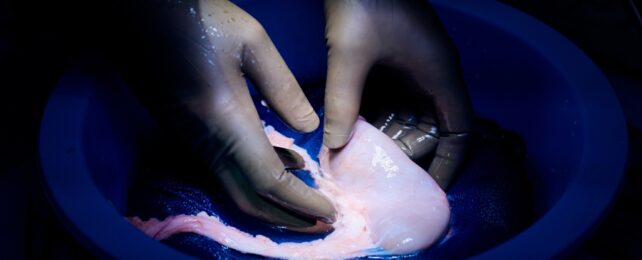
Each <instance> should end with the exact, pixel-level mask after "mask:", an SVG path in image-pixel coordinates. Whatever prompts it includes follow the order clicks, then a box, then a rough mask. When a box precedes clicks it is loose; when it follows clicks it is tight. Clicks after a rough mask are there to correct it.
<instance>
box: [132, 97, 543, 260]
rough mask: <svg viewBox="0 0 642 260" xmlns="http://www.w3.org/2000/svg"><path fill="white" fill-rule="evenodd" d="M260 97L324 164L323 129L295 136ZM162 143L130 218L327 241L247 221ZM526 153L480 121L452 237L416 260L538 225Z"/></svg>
mask: <svg viewBox="0 0 642 260" xmlns="http://www.w3.org/2000/svg"><path fill="white" fill-rule="evenodd" d="M314 89H317V91H315V92H308V93H306V94H307V96H308V98H309V99H310V101H311V103H312V104H313V106H314V107H315V108H316V111H317V113H318V114H319V115H320V116H321V117H322V116H323V112H322V110H323V107H322V104H323V95H322V94H323V93H322V92H321V91H322V88H314ZM252 94H253V99H254V102H255V105H256V107H257V109H258V111H259V115H260V117H261V119H262V120H263V121H265V123H266V124H267V125H271V126H274V128H275V129H276V130H277V131H279V132H281V133H283V134H284V135H286V136H289V137H291V138H294V139H295V143H296V144H297V145H298V146H301V147H303V148H305V149H307V150H308V153H309V154H310V155H312V156H313V157H316V156H315V155H316V154H318V152H319V149H320V147H321V143H322V138H323V130H322V127H319V129H317V130H316V131H314V132H313V133H309V134H302V133H299V132H296V131H294V130H291V129H289V128H288V127H287V126H286V125H285V124H283V122H281V121H280V119H278V117H277V116H276V115H275V114H274V113H272V112H271V111H270V109H269V108H267V107H265V106H263V105H261V99H260V97H259V95H258V94H257V93H255V92H252ZM321 121H323V120H321ZM162 140H163V138H159V139H158V140H157V141H155V142H154V144H150V145H148V149H145V150H143V154H142V155H141V156H142V159H141V161H140V162H138V165H139V168H140V174H139V176H138V177H137V180H136V182H135V183H134V185H133V186H132V187H131V188H130V189H129V194H128V210H127V216H139V217H141V218H142V219H148V218H152V217H153V218H158V219H164V218H165V217H168V216H173V215H180V214H188V215H194V214H197V213H198V212H201V211H205V212H207V213H208V214H210V215H216V216H219V217H220V218H221V219H222V220H223V221H224V222H225V223H226V224H229V225H233V226H235V227H237V228H239V229H241V230H243V231H246V232H248V233H250V234H254V235H255V234H262V235H265V236H267V237H270V238H271V239H272V240H274V241H275V242H285V241H299V242H300V241H311V240H314V239H318V238H321V237H323V236H324V234H321V235H318V234H314V235H310V234H299V233H295V232H290V231H287V230H282V229H277V228H273V227H271V226H269V225H266V224H264V223H260V222H258V221H256V220H254V219H253V218H251V217H248V216H246V215H244V214H242V213H241V212H239V211H238V209H236V208H235V207H234V205H232V204H231V202H230V201H229V199H227V198H226V197H225V196H226V195H225V194H224V193H223V192H222V190H221V188H220V187H219V186H217V183H216V181H215V179H214V178H213V176H209V175H207V174H205V173H204V171H203V168H201V167H199V166H198V165H199V164H198V163H197V162H195V161H194V160H193V158H189V156H187V155H185V154H184V153H177V152H176V150H180V148H175V147H174V146H173V145H172V144H171V143H170V142H169V141H162ZM524 153H525V149H524V145H523V144H522V142H521V140H520V138H519V137H517V136H515V135H513V134H511V133H508V132H506V131H503V130H502V129H501V128H500V127H498V126H497V125H495V124H494V123H492V122H491V121H488V120H478V121H477V122H476V127H475V129H474V131H473V133H472V141H471V146H470V150H469V154H468V158H467V160H466V162H465V165H464V167H463V169H462V171H461V174H460V176H459V178H458V179H457V180H456V181H455V183H454V185H452V187H451V188H450V189H449V190H448V192H447V195H448V200H449V203H450V205H451V207H452V208H451V220H450V222H451V223H450V225H451V227H450V230H449V231H448V233H447V234H446V236H445V237H444V238H443V239H442V240H441V241H440V242H439V243H437V244H436V245H435V246H433V247H432V248H430V249H427V250H424V251H422V252H419V253H418V254H415V255H413V256H410V257H417V258H425V257H437V258H461V257H466V256H471V255H474V254H476V253H479V252H481V251H483V250H485V249H488V248H490V247H492V246H494V245H496V244H498V243H500V242H502V241H505V240H507V239H508V238H510V237H512V236H514V235H515V234H517V233H518V232H520V231H521V230H523V229H524V228H525V227H526V226H528V225H529V224H530V223H531V221H532V213H531V209H532V197H531V189H530V184H529V183H528V181H527V179H526V177H525V174H524V169H523V168H524V160H525V155H524ZM315 159H316V158H315ZM430 159H431V158H430V156H429V157H428V158H426V159H424V160H422V161H419V162H418V164H419V165H421V166H422V167H424V168H427V166H428V165H429V163H430ZM297 176H299V177H300V178H302V179H304V181H306V183H308V184H309V185H312V184H313V182H312V180H311V178H310V177H309V176H308V175H307V174H306V173H305V172H298V173H297ZM161 242H162V243H164V244H166V245H169V246H171V247H174V248H176V249H178V250H180V251H182V252H185V253H187V254H189V255H193V256H196V257H199V258H216V259H225V258H234V259H238V258H260V256H256V255H248V254H243V253H241V252H238V251H236V250H233V249H230V248H227V247H224V246H221V245H219V244H218V243H216V242H215V241H214V240H211V239H209V238H207V237H204V236H201V235H197V234H193V233H182V234H176V235H173V236H172V237H170V238H167V239H165V240H162V241H161ZM366 258H367V257H366ZM377 258H381V257H377Z"/></svg>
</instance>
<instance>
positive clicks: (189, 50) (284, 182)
mask: <svg viewBox="0 0 642 260" xmlns="http://www.w3.org/2000/svg"><path fill="white" fill-rule="evenodd" d="M154 17H156V18H155V20H153V21H159V20H160V21H164V22H161V23H158V24H157V23H151V26H149V27H148V28H152V30H154V29H153V28H154V27H158V26H164V27H161V28H156V29H155V30H157V31H159V32H160V33H159V34H168V35H170V36H168V37H165V38H163V39H164V40H167V39H169V41H172V42H171V44H165V45H167V47H164V49H162V48H161V49H162V50H165V51H156V52H152V51H148V52H150V53H151V54H150V56H157V57H160V58H159V59H158V60H166V59H165V57H169V56H171V55H172V53H173V54H174V57H172V58H170V59H169V60H171V61H170V62H165V63H163V64H162V65H156V66H158V67H163V66H165V67H166V68H164V67H163V68H160V69H158V70H156V71H157V75H151V77H158V78H162V79H163V80H159V79H157V81H158V84H159V86H154V87H151V90H152V92H153V91H164V93H167V95H165V96H164V99H163V98H160V99H156V100H153V101H152V102H148V103H150V104H152V105H151V106H150V107H151V108H152V110H153V111H155V114H156V115H158V117H159V118H161V121H163V122H165V125H168V126H170V128H172V129H174V131H175V133H176V134H177V135H179V136H181V138H182V140H183V141H186V142H187V143H188V144H190V145H191V147H192V148H193V151H195V153H196V154H197V155H198V156H200V157H202V159H203V160H204V161H205V162H206V163H207V165H208V166H209V170H210V172H211V173H212V174H216V175H217V176H218V177H219V179H220V181H221V183H222V184H223V186H224V188H225V190H226V191H227V193H228V194H229V195H230V197H231V198H232V199H233V200H234V202H235V203H236V205H238V207H239V208H240V209H241V210H243V211H244V212H246V213H247V214H250V215H253V216H256V217H258V218H260V219H263V220H265V221H269V222H271V223H274V224H276V225H279V226H284V227H287V228H290V229H293V230H300V231H308V232H315V231H322V230H320V229H319V223H317V222H316V219H320V220H322V221H324V222H326V223H331V222H333V221H334V219H335V214H336V213H335V210H334V207H333V206H332V204H331V203H330V202H329V200H328V199H327V198H325V197H324V196H323V195H321V193H319V192H318V191H317V190H315V189H312V188H309V187H308V186H306V185H305V184H304V183H303V182H302V181H301V180H299V179H298V178H296V177H295V176H294V175H292V174H291V173H290V172H289V171H287V170H286V168H285V166H284V163H283V162H282V161H281V160H280V159H279V156H278V155H277V153H276V152H275V149H274V148H273V147H272V145H271V144H270V143H269V142H268V139H267V138H266V135H265V133H264V131H263V128H262V125H261V122H260V120H259V116H258V114H257V112H256V110H255V107H254V104H253V103H252V100H251V97H250V93H249V91H248V87H247V85H246V78H249V79H250V80H251V81H252V82H253V83H254V85H255V86H256V88H257V89H258V90H259V91H260V92H261V94H262V95H263V96H264V98H265V100H266V101H267V103H268V104H269V106H270V108H271V109H273V110H274V111H276V112H277V113H278V114H279V115H280V116H281V118H282V119H283V120H284V121H285V122H286V123H287V124H289V125H290V126H291V127H292V128H294V129H296V130H299V131H303V132H309V131H312V130H314V129H316V128H317V127H318V125H319V118H318V116H317V115H316V113H315V112H314V110H313V108H312V106H311V105H310V104H309V102H308V100H307V99H306V97H305V95H304V94H303V92H302V91H301V89H300V87H299V84H298V83H297V81H296V79H295V78H294V76H293V75H292V73H291V72H290V70H289V69H288V67H287V65H286V64H285V62H284V61H283V58H282V57H281V56H280V55H279V53H278V51H277V50H276V48H275V46H274V44H273V43H272V41H271V40H270V38H269V37H268V35H267V34H266V32H265V30H264V29H263V27H262V26H261V25H260V24H259V23H258V22H257V21H256V20H255V19H254V18H253V17H251V16H250V15H249V14H247V13H246V12H244V11H243V10H241V9H240V8H239V7H238V6H236V5H234V4H233V3H230V2H229V1H219V0H209V1H205V0H202V1H188V0H185V1H170V2H168V3H167V4H166V5H165V6H164V7H163V8H162V10H161V11H158V14H155V16H154ZM159 24H160V25H159ZM151 44H152V45H153V43H151ZM133 70H134V71H135V70H136V68H134V69H133ZM179 70H180V72H179ZM158 71H160V72H158ZM183 74H185V75H183ZM165 79H166V80H165ZM155 88H156V89H155ZM148 89H150V87H148ZM139 92H140V91H139ZM153 94H154V93H150V92H144V93H142V94H140V95H139V96H141V95H142V96H145V95H153ZM286 157H287V156H286ZM275 203H276V204H275ZM300 215H303V216H306V218H302V217H300ZM308 217H311V218H312V221H311V219H310V218H308ZM315 225H316V226H315ZM326 228H328V226H327V225H326V226H325V227H324V228H321V229H326Z"/></svg>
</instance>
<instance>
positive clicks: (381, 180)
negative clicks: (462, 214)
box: [128, 119, 450, 259]
mask: <svg viewBox="0 0 642 260" xmlns="http://www.w3.org/2000/svg"><path fill="white" fill-rule="evenodd" d="M266 134H267V135H268V138H269V139H270V142H271V143H272V144H273V145H275V146H280V147H284V148H289V149H293V150H295V151H296V152H297V153H299V154H300V155H301V156H302V157H303V158H304V159H305V160H306V169H307V170H309V171H310V172H311V173H312V175H313V177H314V178H315V181H316V183H317V185H318V186H319V190H320V191H321V192H322V193H323V194H325V195H326V196H328V197H329V198H330V199H331V200H332V202H333V203H334V205H335V207H336V209H337V211H338V213H339V215H338V217H337V221H336V222H335V223H334V224H333V225H332V226H333V228H334V231H333V232H332V233H331V234H329V235H328V236H326V237H325V239H319V240H315V241H310V242H302V243H280V244H277V243H275V242H273V241H271V240H270V239H269V238H267V237H265V236H261V235H257V236H252V235H250V234H248V233H245V232H243V231H241V230H238V229H236V228H234V227H231V226H226V225H224V224H222V223H221V222H220V221H219V219H218V218H216V217H211V216H208V215H207V214H206V213H205V212H201V213H199V214H198V215H196V216H186V215H179V216H172V217H168V218H166V219H165V220H163V221H159V220H156V219H150V220H148V221H142V220H140V219H139V218H137V217H134V218H129V219H128V220H129V221H130V222H131V223H132V224H134V225H135V226H137V227H138V228H140V229H141V230H142V231H143V232H145V234H147V235H149V236H151V237H153V238H155V239H159V240H162V239H165V238H168V237H170V236H171V235H173V234H176V233H180V232H194V233H197V234H201V235H204V236H207V237H209V238H211V239H213V240H215V241H217V242H218V243H220V244H222V245H225V246H227V247H230V248H234V249H236V250H239V251H241V252H245V253H253V254H258V255H264V256H269V257H276V258H317V259H318V258H331V259H336V258H350V257H357V256H364V255H373V254H376V255H388V254H407V253H412V252H415V251H418V250H420V249H423V248H426V247H428V246H430V245H432V244H433V243H434V242H435V241H436V240H437V239H438V238H439V237H440V236H441V234H442V233H443V232H444V230H445V229H446V227H447V225H448V220H449V216H450V209H449V205H448V201H447V200H446V195H445V194H444V192H443V191H442V190H441V189H440V188H439V186H438V185H437V184H436V183H435V181H434V180H433V179H432V178H431V177H430V175H428V173H426V172H425V171H424V170H423V169H422V168H420V167H419V166H417V165H416V164H415V163H414V162H412V161H411V160H410V159H409V158H408V157H407V156H406V155H405V154H404V153H403V152H402V151H401V150H400V149H399V147H397V145H396V144H394V142H393V141H392V140H391V139H390V138H389V137H388V136H386V135H385V134H383V133H381V132H380V131H379V130H377V129H376V128H374V127H373V126H371V125H370V124H368V123H367V122H365V121H363V120H362V119H359V120H358V121H357V123H356V125H355V128H354V136H353V137H352V139H351V140H350V142H349V143H348V144H347V145H346V146H345V147H344V148H342V149H341V150H337V151H334V150H333V151H330V150H328V149H327V148H326V147H324V148H322V150H321V153H320V155H319V160H320V162H321V168H319V167H318V164H316V162H314V161H313V160H312V159H311V158H310V156H309V155H308V154H307V153H306V151H305V150H303V149H302V148H300V147H297V146H296V145H294V142H293V140H292V139H290V138H287V137H285V136H283V135H281V134H280V133H278V132H276V131H275V130H274V129H273V128H272V127H267V128H266Z"/></svg>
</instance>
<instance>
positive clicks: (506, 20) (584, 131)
mask: <svg viewBox="0 0 642 260" xmlns="http://www.w3.org/2000/svg"><path fill="white" fill-rule="evenodd" d="M236 2H237V3H238V4H239V5H240V6H241V7H243V8H244V9H245V10H246V11H248V12H249V13H251V14H252V15H254V16H255V17H256V18H257V19H258V20H259V21H260V22H261V23H262V24H263V25H264V27H265V28H266V30H267V31H268V33H269V34H270V36H271V37H272V40H273V41H274V42H275V44H276V46H277V48H278V49H279V51H280V52H281V54H282V55H283V57H284V59H285V60H286V62H287V63H288V65H289V66H290V68H291V69H292V71H293V72H294V74H295V76H296V77H297V78H298V79H299V81H300V82H302V83H304V84H305V82H318V81H320V80H323V78H324V77H325V68H326V67H325V62H326V60H325V59H326V54H325V45H324V44H325V41H324V36H323V30H324V19H323V4H322V1H236ZM433 5H434V6H435V8H436V9H437V11H438V14H439V16H440V17H441V18H442V20H443V22H444V24H445V26H446V27H447V30H448V32H449V34H450V35H451V37H452V38H453V39H454V42H455V44H456V45H457V47H458V49H459V51H460V54H461V59H462V64H463V69H464V73H465V77H466V81H467V83H468V87H469V90H470V93H471V96H472V100H473V103H474V108H475V111H476V113H477V114H478V115H479V116H481V117H485V118H492V119H494V120H496V121H497V122H498V123H499V124H500V125H501V126H502V127H504V128H507V129H510V130H512V131H514V132H516V133H518V134H519V135H521V136H522V137H523V138H524V140H525V142H526V144H527V165H526V166H527V169H526V171H527V174H528V176H529V178H530V179H531V181H532V183H533V186H534V191H533V192H534V197H535V199H536V201H535V209H534V211H535V212H536V214H537V216H538V218H537V220H536V222H535V223H534V224H533V225H532V226H530V227H529V228H527V229H526V230H524V231H523V232H522V233H520V234H519V235H517V236H516V237H514V238H512V239H510V240H508V241H506V242H504V243H502V244H500V245H497V246H496V247H494V248H492V249H490V250H489V251H487V252H484V253H482V254H481V255H480V256H481V257H489V258H490V257H492V258H498V257H511V258H517V257H525V256H528V257H538V258H548V257H552V256H559V255H562V254H564V253H566V252H568V250H570V249H572V248H573V247H574V246H576V245H577V244H578V243H580V242H581V241H582V239H583V238H585V237H586V236H587V235H588V234H589V232H590V231H591V230H592V229H593V228H594V227H595V226H596V224H597V223H598V222H599V220H600V218H601V217H602V216H603V215H604V213H605V212H606V211H607V209H608V207H609V205H610V202H611V201H612V200H613V198H614V196H615V194H616V192H617V189H618V186H619V183H620V180H621V178H622V176H623V172H624V167H625V160H626V156H627V138H626V131H625V123H624V119H623V116H622V112H621V111H620V108H619V104H618V102H617V100H616V97H615V95H614V93H613V92H612V90H611V88H610V86H609V84H608V82H607V81H606V79H605V77H604V76H603V75H602V73H601V72H600V71H599V70H598V69H597V68H596V66H595V65H594V64H593V63H592V62H591V61H590V60H589V59H588V58H587V57H586V56H585V55H584V54H583V53H582V52H581V51H579V50H578V49H577V48H576V47H575V46H573V45H572V44H571V43H569V42H568V41H567V40H566V39H565V38H564V37H562V36H561V35H559V34H558V33H556V32H555V31H553V30H551V29H550V28H548V27H546V26H545V25H543V24H542V23H540V22H538V21H536V20H534V19H532V18H530V17H529V16H527V15H524V14H522V13H520V12H519V11H516V10H514V9H511V8H509V7H506V6H504V5H502V4H500V3H496V2H491V1H446V0H444V1H433ZM154 128H155V126H154V123H153V121H152V120H151V119H150V117H149V115H147V114H146V112H145V110H144V109H143V108H142V107H141V106H140V104H138V103H137V101H136V99H135V98H134V97H133V96H132V95H131V94H130V93H129V92H128V91H127V89H126V87H124V84H123V83H122V82H120V81H118V77H117V75H116V74H115V73H114V72H109V71H107V72H105V71H92V70H88V69H76V70H73V71H70V72H68V73H67V74H66V75H65V76H64V77H63V78H62V79H61V81H60V83H59V84H58V86H57V88H56V90H55V91H54V93H53V94H52V96H51V98H50V100H49V103H48V105H47V108H46V111H45V115H44V118H43V120H42V125H41V131H40V162H41V167H42V172H43V176H44V179H45V183H46V186H47V188H48V192H49V195H50V199H51V201H52V203H53V204H54V205H55V207H56V209H57V213H58V214H59V216H60V218H61V219H62V220H63V221H64V223H65V224H66V226H67V227H68V229H69V230H70V231H71V232H72V233H73V234H74V235H76V236H77V237H78V238H79V240H80V241H82V242H83V243H84V244H85V245H86V246H87V247H88V248H90V249H92V250H94V251H95V252H96V253H98V254H104V255H107V256H113V257H116V258H133V257H144V258H152V257H154V258H177V257H185V255H182V254H181V253H179V252H177V251H175V250H173V249H171V248H169V247H167V246H165V245H162V244H161V243H158V242H156V241H154V240H152V239H151V238H148V237H146V236H145V235H144V234H142V233H141V232H139V231H138V230H136V229H135V228H134V227H133V226H131V225H129V224H128V223H127V222H125V220H124V219H123V217H122V213H123V209H124V207H125V195H126V190H127V186H128V184H129V180H130V178H131V177H132V176H133V175H134V169H135V167H134V163H135V161H136V155H137V151H136V149H137V143H138V142H139V141H140V140H142V139H145V138H146V136H147V135H148V134H149V133H150V132H153V129H154ZM480 239H483V238H480Z"/></svg>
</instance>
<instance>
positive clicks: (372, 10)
mask: <svg viewBox="0 0 642 260" xmlns="http://www.w3.org/2000/svg"><path fill="white" fill-rule="evenodd" d="M325 13H326V22H327V24H326V38H327V44H328V49H329V52H328V74H327V83H326V84H327V85H326V97H325V108H326V112H325V113H326V116H325V129H324V144H325V145H326V146H328V147H329V148H340V147H342V146H344V145H345V144H346V143H347V142H348V140H349V139H350V136H351V134H352V128H353V126H354V123H355V121H356V119H357V116H358V113H359V108H360V104H361V96H362V91H363V87H364V81H365V79H366V77H367V76H368V72H369V71H370V70H371V68H372V67H373V66H375V65H385V66H387V67H389V68H393V69H394V70H397V71H400V72H402V74H403V75H405V76H406V77H407V80H408V81H409V82H412V83H413V84H414V86H416V87H415V88H414V89H413V91H414V95H416V96H419V97H422V98H423V99H424V100H426V102H419V103H417V104H415V105H414V107H413V109H412V111H413V113H412V114H407V113H402V114H401V115H399V113H393V114H387V115H385V117H384V119H382V120H379V121H378V122H377V123H375V126H377V127H379V128H380V129H382V131H384V132H385V133H386V134H388V135H389V136H390V137H392V138H393V139H395V142H396V143H397V144H398V145H399V146H400V147H401V148H402V149H403V150H404V152H406V154H408V155H409V156H410V157H411V158H413V159H416V158H419V157H421V156H423V155H425V154H427V153H429V152H430V151H432V150H433V149H435V146H436V155H435V158H434V159H433V161H432V163H431V165H430V168H429V170H428V172H429V173H430V174H431V176H432V177H433V178H434V179H435V180H436V181H437V183H439V185H440V186H441V187H442V188H444V189H445V188H446V187H447V186H448V184H449V183H450V181H451V180H452V178H453V176H454V175H455V173H456V171H457V168H458V166H459V165H460V164H461V162H462V159H463V156H464V151H465V146H466V145H465V144H466V138H467V133H468V132H469V131H470V128H471V120H472V108H471V103H470V99H469V97H468V93H467V89H466V86H465V84H464V82H463V79H462V75H461V71H460V68H459V60H458V56H457V53H456V50H455V49H454V47H453V46H452V43H451V42H450V39H449V38H448V36H447V34H446V32H445V31H444V29H443V26H442V25H441V24H440V22H439V20H438V18H437V16H436V15H435V13H434V11H433V10H432V8H431V6H430V5H429V3H428V2H427V1H416V0H404V1H395V0H326V1H325ZM400 90H401V88H399V87H398V86H390V88H389V89H388V90H386V91H385V93H386V95H387V96H389V97H394V96H395V95H397V94H399V91H400ZM427 104H431V105H427ZM382 105H385V100H384V101H383V102H382ZM416 111H418V112H419V113H418V114H417V113H415V112H416ZM432 114H434V115H436V120H434V119H433V118H432V116H431V115H432ZM437 129H438V130H437Z"/></svg>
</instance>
